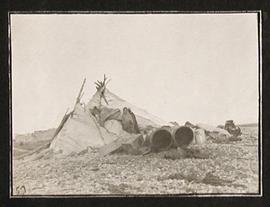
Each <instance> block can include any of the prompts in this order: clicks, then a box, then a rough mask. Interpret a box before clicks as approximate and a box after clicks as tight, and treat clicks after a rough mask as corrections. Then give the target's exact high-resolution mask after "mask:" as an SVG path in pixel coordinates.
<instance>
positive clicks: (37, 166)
mask: <svg viewBox="0 0 270 207" xmlns="http://www.w3.org/2000/svg"><path fill="white" fill-rule="evenodd" d="M258 18H260V16H259V13H258V12H249V13H247V12H238V13H237V12H226V13H225V12H224V13H222V12H219V13H215V12H212V13H198V12H197V13H177V12H174V13H169V12H167V13H166V12H162V13H161V12H157V13H155V12H154V13H147V12H141V13H134V12H133V13H132V12H131V13H129V12H122V13H114V12H96V13H95V12H84V13H79V12H78V13H76V12H73V13H16V12H14V13H10V36H9V37H10V75H11V77H10V78H11V85H10V88H11V99H12V105H11V111H10V113H11V115H12V124H11V129H10V130H12V137H10V147H11V157H12V158H11V160H10V165H11V171H10V179H11V182H10V193H11V196H14V197H27V196H36V197H39V196H52V197H53V196H70V197H72V196H127V195H130V196H147V195H159V196H160V195H161V196H166V195H175V196H177V195H179V196H181V195H183V196H205V195H206V196H222V195H231V196H234V195H235V196H244V195H249V196H250V195H254V196H259V195H260V194H261V193H262V192H261V186H262V183H261V160H260V159H261V156H260V153H261V151H260V149H261V144H260V143H261V140H260V139H261V138H260V117H259V114H260V110H259V109H260V55H259V54H260V53H259V51H260V32H259V29H260V25H259V24H258Z"/></svg>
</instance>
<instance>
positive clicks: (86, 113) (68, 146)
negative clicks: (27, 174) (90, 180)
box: [50, 82, 168, 154]
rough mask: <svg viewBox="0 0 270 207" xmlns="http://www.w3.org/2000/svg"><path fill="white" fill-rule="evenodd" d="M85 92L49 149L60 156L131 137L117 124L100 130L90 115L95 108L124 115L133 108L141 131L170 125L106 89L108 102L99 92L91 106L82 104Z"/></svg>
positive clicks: (108, 123)
mask: <svg viewBox="0 0 270 207" xmlns="http://www.w3.org/2000/svg"><path fill="white" fill-rule="evenodd" d="M84 83H85V82H84ZM84 83H83V85H84ZM82 88H83V86H82ZM82 88H81V90H80V93H79V95H78V98H77V101H76V104H75V107H74V110H73V111H72V112H70V113H68V114H66V115H65V116H64V118H63V120H62V122H61V123H60V125H59V127H58V128H57V130H56V133H55V135H54V137H53V139H52V142H51V144H50V149H52V150H53V151H55V152H61V153H63V154H70V153H73V152H76V153H78V152H81V151H83V150H85V149H86V148H87V147H101V146H103V145H106V144H109V143H111V142H113V141H114V140H116V139H118V138H119V137H121V136H122V137H128V136H130V134H129V133H127V132H125V131H123V130H122V128H121V123H120V122H117V121H115V120H110V121H107V122H106V123H105V125H104V126H100V125H99V123H98V121H97V120H96V118H95V117H94V116H93V115H92V114H91V112H90V111H91V110H90V109H93V107H94V106H98V107H100V106H106V107H108V108H112V109H120V110H121V111H122V109H123V108H124V107H127V108H130V109H131V110H132V111H133V112H134V114H135V115H136V118H137V122H138V125H139V126H140V127H141V128H143V127H147V126H149V125H151V126H154V127H157V126H161V125H166V124H167V125H168V123H167V122H165V121H162V120H161V119H159V118H158V117H156V116H153V115H151V114H149V113H147V112H146V111H145V110H143V109H140V108H137V107H135V106H133V105H132V104H130V103H128V102H126V101H125V100H123V99H121V98H119V97H118V96H117V95H115V94H113V93H111V92H110V91H109V90H108V89H107V88H103V93H104V94H103V95H105V97H106V98H107V100H108V102H107V101H104V100H103V99H102V100H101V98H100V90H97V92H96V93H95V94H94V95H93V97H92V98H91V99H90V101H89V102H88V104H86V105H84V104H81V103H80V97H81V93H82ZM105 102H107V103H105Z"/></svg>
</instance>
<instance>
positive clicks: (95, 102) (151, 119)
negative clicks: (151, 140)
mask: <svg viewBox="0 0 270 207" xmlns="http://www.w3.org/2000/svg"><path fill="white" fill-rule="evenodd" d="M104 95H105V97H106V99H107V101H108V103H109V104H108V105H107V104H106V103H105V101H104V100H103V99H101V105H102V106H107V107H109V108H118V109H121V110H123V108H124V107H127V108H130V109H131V110H132V112H133V113H134V114H135V115H136V119H137V122H138V125H139V127H141V128H144V127H146V126H147V125H151V126H155V127H158V126H163V125H170V124H169V123H168V122H166V121H164V120H162V119H160V118H158V117H156V116H154V115H152V114H149V113H148V112H147V111H145V110H143V109H140V108H138V107H136V106H134V105H132V104H130V103H128V102H127V101H125V100H123V99H121V98H120V97H118V96H117V95H115V94H113V93H112V92H110V91H109V90H108V89H105V92H104ZM99 100H100V95H99V93H98V92H96V93H95V94H94V96H93V97H92V98H91V100H90V101H89V102H88V104H87V107H88V108H89V109H90V108H93V107H94V106H99Z"/></svg>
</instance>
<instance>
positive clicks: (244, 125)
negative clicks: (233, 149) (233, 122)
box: [238, 123, 259, 127]
mask: <svg viewBox="0 0 270 207" xmlns="http://www.w3.org/2000/svg"><path fill="white" fill-rule="evenodd" d="M238 126H240V127H258V126H259V124H258V123H248V124H238Z"/></svg>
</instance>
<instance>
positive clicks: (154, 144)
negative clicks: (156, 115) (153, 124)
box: [149, 128, 174, 151]
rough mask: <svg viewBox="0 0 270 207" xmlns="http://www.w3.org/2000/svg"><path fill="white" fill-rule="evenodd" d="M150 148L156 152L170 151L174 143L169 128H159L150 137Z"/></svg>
mask: <svg viewBox="0 0 270 207" xmlns="http://www.w3.org/2000/svg"><path fill="white" fill-rule="evenodd" d="M149 141H150V146H151V148H152V149H153V150H155V151H164V150H168V149H169V148H170V147H171V146H172V145H173V143H174V141H173V138H172V134H171V132H170V130H169V129H167V128H158V129H156V130H154V131H153V132H152V133H151V134H150V136H149Z"/></svg>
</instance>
